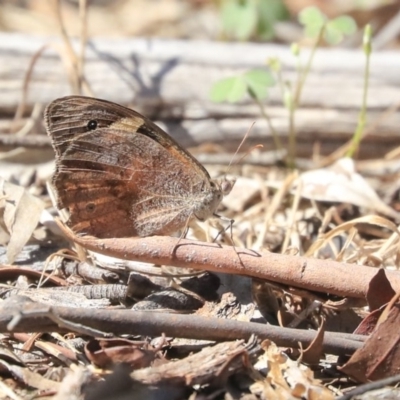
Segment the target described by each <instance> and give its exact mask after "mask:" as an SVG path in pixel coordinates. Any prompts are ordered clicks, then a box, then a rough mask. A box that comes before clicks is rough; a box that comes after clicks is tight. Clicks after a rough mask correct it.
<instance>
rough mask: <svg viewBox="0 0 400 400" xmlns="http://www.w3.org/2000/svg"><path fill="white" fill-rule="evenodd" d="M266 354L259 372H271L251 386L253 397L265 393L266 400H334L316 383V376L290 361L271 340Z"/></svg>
mask: <svg viewBox="0 0 400 400" xmlns="http://www.w3.org/2000/svg"><path fill="white" fill-rule="evenodd" d="M262 346H263V349H264V350H265V353H264V354H263V355H262V356H261V357H260V358H259V361H258V362H257V364H256V366H255V367H256V368H257V369H259V368H262V369H265V370H267V371H268V374H267V376H266V378H265V379H264V380H263V381H262V382H260V381H258V382H256V383H255V384H254V385H252V387H251V390H252V392H253V393H255V392H258V393H260V392H261V393H262V396H263V398H267V399H272V398H273V399H285V400H286V399H300V398H302V399H307V400H313V399H320V400H331V399H333V398H334V396H333V394H332V393H331V392H330V391H329V390H328V389H327V388H326V387H325V386H323V385H322V384H321V383H320V382H319V381H318V380H316V379H314V376H313V372H312V371H311V370H310V369H309V368H308V367H306V366H305V365H303V364H300V363H298V362H296V361H293V360H291V359H290V358H289V357H288V356H287V355H286V354H284V353H283V352H281V351H280V350H279V349H278V347H277V346H276V345H275V344H274V343H273V342H270V341H269V340H265V341H264V342H263V343H262Z"/></svg>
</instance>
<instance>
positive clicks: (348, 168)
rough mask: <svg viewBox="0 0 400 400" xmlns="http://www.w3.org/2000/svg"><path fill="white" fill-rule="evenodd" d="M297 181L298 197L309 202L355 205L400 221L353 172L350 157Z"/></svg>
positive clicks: (312, 172) (396, 214)
mask: <svg viewBox="0 0 400 400" xmlns="http://www.w3.org/2000/svg"><path fill="white" fill-rule="evenodd" d="M299 181H300V182H301V184H302V188H301V195H302V196H303V197H306V198H308V199H313V200H317V201H329V202H338V203H349V204H354V205H355V206H358V207H365V208H367V209H369V210H374V211H377V212H379V213H382V214H384V215H387V216H389V217H391V218H394V219H396V220H400V213H398V212H396V211H395V210H393V209H392V208H391V207H389V206H388V205H387V204H385V203H384V202H383V201H382V200H381V199H380V198H379V196H378V195H377V193H376V192H375V190H374V189H372V187H371V186H370V185H369V183H368V182H367V181H366V180H365V179H364V178H363V177H362V176H361V175H360V174H358V173H357V172H356V170H355V166H354V161H353V160H352V159H350V158H342V159H340V160H338V161H337V162H336V163H334V164H333V165H332V166H330V167H329V168H321V169H317V170H313V171H307V172H304V173H303V174H301V176H300V178H299Z"/></svg>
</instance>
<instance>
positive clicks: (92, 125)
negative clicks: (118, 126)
mask: <svg viewBox="0 0 400 400" xmlns="http://www.w3.org/2000/svg"><path fill="white" fill-rule="evenodd" d="M87 128H88V129H89V131H94V130H95V129H96V128H97V121H95V120H94V119H92V120H91V121H89V122H88V124H87Z"/></svg>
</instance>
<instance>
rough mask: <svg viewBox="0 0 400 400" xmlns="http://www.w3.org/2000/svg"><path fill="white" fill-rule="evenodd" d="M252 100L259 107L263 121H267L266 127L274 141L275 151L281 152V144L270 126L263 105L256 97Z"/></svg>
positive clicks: (270, 123) (270, 122)
mask: <svg viewBox="0 0 400 400" xmlns="http://www.w3.org/2000/svg"><path fill="white" fill-rule="evenodd" d="M254 100H255V102H256V103H257V104H258V106H259V107H260V111H261V115H262V116H263V117H264V118H265V120H266V121H267V124H268V127H269V129H270V130H271V133H272V138H273V139H274V144H275V148H276V149H277V150H282V149H283V146H282V142H281V140H280V139H279V136H278V132H277V131H276V130H275V128H274V126H273V125H272V121H271V118H270V116H269V115H268V113H267V112H266V111H265V107H264V104H263V103H262V102H261V101H260V100H259V99H258V98H257V97H254Z"/></svg>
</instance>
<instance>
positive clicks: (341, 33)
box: [325, 15, 357, 44]
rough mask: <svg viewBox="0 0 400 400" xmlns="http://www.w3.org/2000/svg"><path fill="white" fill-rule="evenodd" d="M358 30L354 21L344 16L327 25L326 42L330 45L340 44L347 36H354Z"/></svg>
mask: <svg viewBox="0 0 400 400" xmlns="http://www.w3.org/2000/svg"><path fill="white" fill-rule="evenodd" d="M356 30H357V25H356V23H355V21H354V19H353V18H351V17H349V16H347V15H343V16H341V17H337V18H335V19H333V20H331V21H329V22H328V23H327V24H326V31H325V40H326V41H327V42H328V43H330V44H338V43H339V42H341V41H342V40H343V38H344V37H345V36H349V35H352V34H353V33H354V32H355V31H356Z"/></svg>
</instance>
